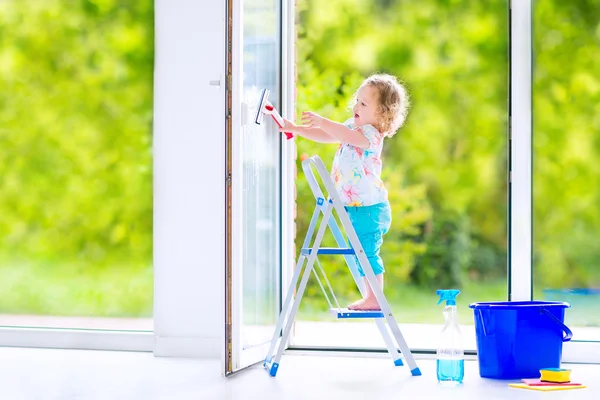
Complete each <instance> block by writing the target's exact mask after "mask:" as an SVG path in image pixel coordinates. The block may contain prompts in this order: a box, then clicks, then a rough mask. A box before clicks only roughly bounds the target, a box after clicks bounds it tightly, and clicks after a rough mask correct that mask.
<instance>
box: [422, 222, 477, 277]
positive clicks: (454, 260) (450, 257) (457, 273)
mask: <svg viewBox="0 0 600 400" xmlns="http://www.w3.org/2000/svg"><path fill="white" fill-rule="evenodd" d="M425 241H426V243H427V252H426V253H425V254H424V255H423V257H421V258H420V260H419V262H418V263H417V265H416V267H415V269H414V270H413V272H412V274H411V278H412V281H413V282H414V283H416V284H417V285H421V286H429V287H432V288H435V287H439V288H445V287H457V286H459V285H461V284H462V283H463V275H464V272H465V271H466V269H467V267H468V265H469V263H470V261H471V260H470V257H471V254H470V248H469V246H470V232H469V220H468V217H467V216H466V215H464V214H460V213H458V212H456V211H447V210H442V211H439V212H438V213H436V214H435V215H434V217H433V219H432V220H431V222H430V223H429V224H428V228H427V229H426V233H425Z"/></svg>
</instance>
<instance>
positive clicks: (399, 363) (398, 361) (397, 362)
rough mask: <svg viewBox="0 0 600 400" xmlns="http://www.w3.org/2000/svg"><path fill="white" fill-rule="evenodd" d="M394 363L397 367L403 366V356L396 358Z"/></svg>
mask: <svg viewBox="0 0 600 400" xmlns="http://www.w3.org/2000/svg"><path fill="white" fill-rule="evenodd" d="M394 365H395V366H396V367H401V366H403V365H404V363H403V362H402V359H401V358H399V359H397V360H394Z"/></svg>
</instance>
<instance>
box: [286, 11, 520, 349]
mask: <svg viewBox="0 0 600 400" xmlns="http://www.w3.org/2000/svg"><path fill="white" fill-rule="evenodd" d="M327 4H328V7H327V8H326V9H325V8H323V7H321V6H320V5H321V3H319V2H317V1H316V0H302V1H299V8H300V19H299V26H298V28H297V29H298V32H299V40H298V54H299V63H298V81H299V82H298V112H301V111H305V110H312V111H316V112H317V113H320V114H321V115H323V116H325V117H328V118H331V119H333V120H336V121H340V122H341V121H345V120H346V119H347V118H348V117H349V116H350V114H349V113H348V107H347V105H348V103H349V101H350V100H351V97H352V94H353V92H354V91H355V90H356V89H357V88H358V86H359V85H360V83H361V82H362V80H363V79H364V78H365V77H367V76H368V75H369V74H371V73H373V72H377V71H379V72H387V73H391V74H393V75H396V76H397V77H399V78H400V79H401V80H403V81H405V83H406V87H407V88H408V90H409V92H410V94H411V98H412V109H411V111H410V112H409V115H408V120H407V123H406V125H405V126H404V127H403V128H401V129H400V131H399V132H398V133H397V134H396V135H395V136H394V137H392V138H390V139H386V142H385V144H384V150H383V171H384V172H383V180H384V182H385V185H386V188H387V190H388V192H389V201H390V203H391V207H392V219H393V221H392V227H391V230H390V232H389V233H388V234H387V235H386V236H385V237H384V243H383V246H382V248H381V256H382V258H383V262H384V265H385V268H386V273H385V285H384V293H385V294H386V296H387V298H388V300H389V301H390V303H391V307H392V310H394V311H395V315H396V317H397V319H398V320H399V321H400V322H402V323H403V324H402V325H401V328H402V329H403V332H404V333H405V336H406V338H407V342H408V344H409V346H411V347H413V348H430V349H431V348H436V346H437V344H438V334H439V328H440V327H441V326H442V325H443V322H444V321H443V316H442V310H443V307H442V306H441V305H440V306H438V305H437V302H438V297H437V296H436V289H449V288H456V289H460V290H461V294H460V295H459V297H458V306H459V317H460V322H461V323H462V324H463V326H464V329H463V335H464V340H465V347H466V348H467V349H475V332H474V329H473V313H472V311H471V310H470V309H469V308H468V307H467V306H468V304H469V303H470V302H476V301H505V300H506V299H507V278H506V276H507V273H506V255H507V162H508V161H507V154H508V143H507V136H508V135H507V132H508V127H507V119H508V117H507V116H508V101H507V98H508V76H509V65H508V1H507V0H493V1H486V2H481V1H476V0H473V1H441V0H419V1H416V0H410V1H406V0H385V1H383V0H381V1H372V2H347V1H344V0H332V1H330V2H328V3H327ZM440 15H443V16H444V17H443V18H440V17H439V16H440ZM374 27H377V29H373V28H374ZM336 149H337V147H336V146H335V145H320V144H315V143H312V142H309V141H307V140H303V139H299V140H298V151H299V153H300V158H303V157H305V156H310V155H313V154H319V155H320V156H321V158H322V159H323V160H324V162H325V163H326V164H327V165H331V162H332V159H333V155H334V154H335V152H336ZM298 169H299V171H300V168H298ZM297 188H298V202H297V203H298V218H297V228H298V233H297V239H296V245H297V248H299V247H300V246H301V245H302V241H303V239H304V236H305V233H306V230H307V227H308V222H309V219H310V215H311V213H312V212H313V209H314V206H313V204H314V200H313V197H312V194H311V193H310V189H309V187H308V185H307V183H306V180H305V178H304V176H303V175H302V173H299V176H298V181H297ZM327 244H328V245H333V243H332V242H331V241H329V242H328V243H327ZM322 261H323V262H322V263H323V265H324V267H325V270H326V271H327V272H328V276H329V278H330V280H331V281H332V284H333V286H334V289H335V292H336V294H337V295H338V297H339V298H340V300H341V305H342V306H345V305H347V304H349V302H351V301H354V300H356V299H357V298H358V291H357V289H356V287H355V284H354V282H353V280H352V278H351V276H350V275H349V273H348V272H347V267H346V266H345V264H344V262H343V260H341V259H337V258H334V257H329V258H325V257H323V260H322ZM327 308H328V306H327V303H326V302H325V300H324V296H323V294H322V293H321V290H320V288H319V286H318V284H317V283H316V281H315V280H313V279H311V281H310V285H309V287H308V290H307V293H306V298H305V299H304V300H303V302H302V308H301V313H300V318H299V319H300V320H301V321H300V322H299V323H298V324H297V327H296V342H295V344H298V345H325V346H340V345H341V346H360V347H383V341H382V340H381V339H380V337H379V333H378V331H377V329H376V326H375V324H373V323H372V322H371V321H366V322H365V323H358V322H357V323H352V325H351V328H349V326H348V325H347V324H346V323H342V322H335V321H332V320H331V319H330V317H329V315H328V313H327ZM324 332H332V334H331V335H327V334H325V333H324Z"/></svg>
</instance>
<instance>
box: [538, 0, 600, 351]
mask: <svg viewBox="0 0 600 400" xmlns="http://www.w3.org/2000/svg"><path fill="white" fill-rule="evenodd" d="M534 6H535V7H534V21H533V22H534V25H533V27H534V31H533V32H534V37H533V39H534V40H533V45H534V56H535V64H534V69H533V74H534V86H533V108H534V114H533V117H534V118H533V121H534V124H533V162H534V164H533V196H534V198H533V201H534V220H533V223H534V227H533V231H534V262H535V264H534V296H535V298H536V299H539V300H557V301H566V302H569V303H570V304H571V306H572V308H571V309H568V310H567V311H566V319H565V321H566V323H567V325H569V326H570V327H571V328H572V330H573V333H574V336H573V338H574V340H600V329H599V328H600V265H599V264H598V262H599V261H598V260H600V240H598V237H599V236H600V212H599V211H600V209H599V208H598V204H600V187H599V185H598V180H599V178H600V169H599V168H598V159H599V158H600V69H598V65H600V51H599V44H600V27H599V25H598V15H599V14H598V3H597V2H594V1H589V0H574V1H569V2H562V1H560V0H537V1H535V3H534Z"/></svg>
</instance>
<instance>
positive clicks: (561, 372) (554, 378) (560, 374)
mask: <svg viewBox="0 0 600 400" xmlns="http://www.w3.org/2000/svg"><path fill="white" fill-rule="evenodd" d="M540 373H541V374H542V376H541V377H540V380H541V381H542V382H554V383H568V382H571V370H570V369H560V368H548V369H541V370H540Z"/></svg>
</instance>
